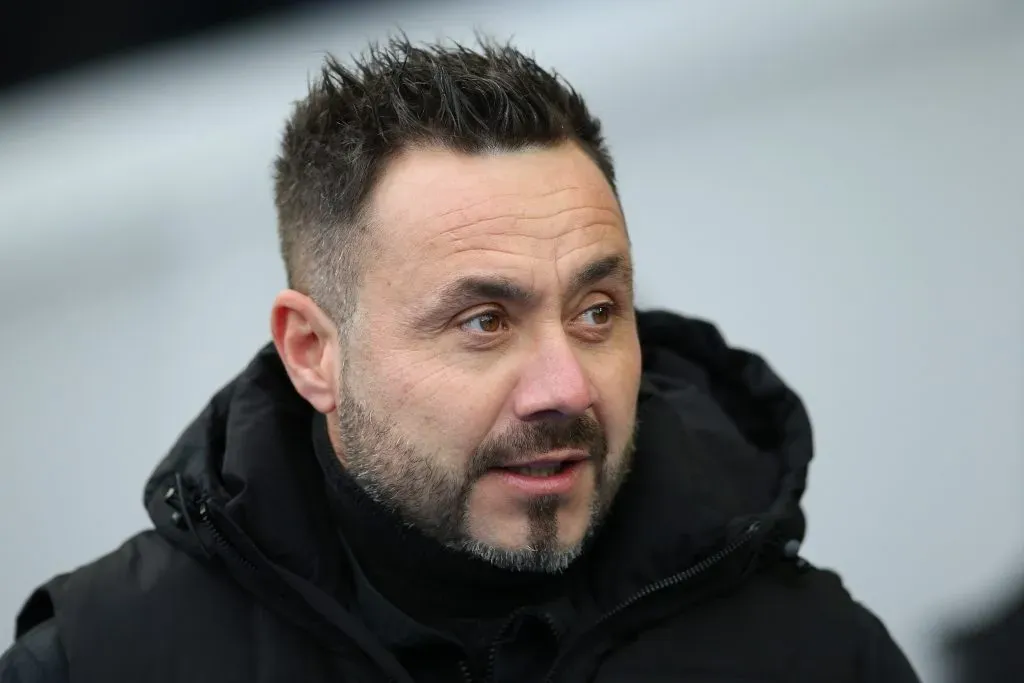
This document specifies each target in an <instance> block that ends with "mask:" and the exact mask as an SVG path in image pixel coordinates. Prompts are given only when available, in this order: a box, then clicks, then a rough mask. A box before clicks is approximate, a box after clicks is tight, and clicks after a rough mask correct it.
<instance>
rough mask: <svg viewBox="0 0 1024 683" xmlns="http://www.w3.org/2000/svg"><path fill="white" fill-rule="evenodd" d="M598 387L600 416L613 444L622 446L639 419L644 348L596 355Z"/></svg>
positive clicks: (595, 380)
mask: <svg viewBox="0 0 1024 683" xmlns="http://www.w3.org/2000/svg"><path fill="white" fill-rule="evenodd" d="M591 377H592V381H593V383H594V387H595V388H596V389H597V395H598V403H597V406H596V408H597V412H598V417H599V419H600V420H601V422H602V423H603V424H604V426H605V429H607V430H608V439H609V440H610V441H611V442H612V443H610V444H609V446H611V447H612V448H620V447H621V446H623V445H624V444H625V442H626V440H627V439H628V438H629V435H630V432H631V431H632V428H633V423H634V421H635V419H636V403H637V393H638V392H639V389H640V349H639V347H638V346H636V347H635V348H632V347H631V348H626V349H620V350H617V351H614V352H609V353H606V354H601V355H600V356H599V357H595V358H594V359H593V363H592V372H591Z"/></svg>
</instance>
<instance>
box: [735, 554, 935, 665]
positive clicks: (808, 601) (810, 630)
mask: <svg viewBox="0 0 1024 683" xmlns="http://www.w3.org/2000/svg"><path fill="white" fill-rule="evenodd" d="M738 597H740V599H741V601H742V595H741V596H738ZM746 601H747V603H748V604H747V605H746V608H745V609H744V611H745V612H747V613H749V614H751V615H752V616H753V615H760V616H757V617H754V621H755V622H756V623H759V624H760V625H761V626H760V628H761V629H763V630H764V631H765V634H766V635H767V634H768V633H769V632H770V631H772V630H777V631H778V632H780V633H781V634H782V637H781V638H777V639H775V641H776V647H780V648H781V649H782V652H784V653H785V657H784V658H785V659H786V660H788V662H789V663H790V664H789V666H796V667H803V668H806V669H807V670H806V671H804V672H803V673H804V674H805V676H806V679H807V680H817V679H816V678H814V676H817V675H820V674H821V673H825V674H827V675H830V676H833V677H832V678H831V679H830V680H850V681H852V682H856V683H867V682H869V681H870V682H872V683H919V680H920V679H919V678H918V676H917V674H916V673H915V672H914V669H913V667H912V666H911V665H910V662H909V660H908V659H907V657H906V655H905V654H904V653H903V651H902V650H901V648H900V647H899V645H898V644H897V643H896V641H895V640H894V639H893V637H892V636H891V635H890V633H889V631H888V629H887V628H886V627H885V625H884V624H883V623H882V621H881V619H879V618H878V616H877V615H875V614H874V613H873V612H872V611H871V610H870V609H869V608H868V607H867V606H866V605H864V604H863V603H861V602H859V601H858V600H856V599H855V598H854V596H853V595H852V594H851V593H850V591H849V590H848V589H847V588H846V586H845V585H844V584H843V581H842V578H841V577H840V575H839V574H838V573H836V572H835V571H832V570H829V569H822V568H818V567H814V566H812V565H810V564H808V563H806V562H805V561H803V560H799V561H797V562H783V563H780V564H777V565H775V566H774V567H772V568H770V569H769V570H768V571H766V572H764V573H762V574H761V575H759V576H758V577H757V578H756V579H755V580H754V581H753V582H752V584H751V586H750V588H749V592H748V593H747V595H746ZM739 606H740V607H741V608H743V607H744V605H743V604H742V602H740V605H739ZM822 664H824V665H826V669H831V671H828V670H826V671H816V670H815V668H816V667H819V666H821V665H822ZM797 680H804V678H801V677H800V676H797Z"/></svg>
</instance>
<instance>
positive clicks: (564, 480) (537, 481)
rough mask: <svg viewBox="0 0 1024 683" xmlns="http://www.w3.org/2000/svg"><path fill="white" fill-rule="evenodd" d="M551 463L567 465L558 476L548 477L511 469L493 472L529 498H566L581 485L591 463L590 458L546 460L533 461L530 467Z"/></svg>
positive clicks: (564, 457)
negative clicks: (534, 475)
mask: <svg viewBox="0 0 1024 683" xmlns="http://www.w3.org/2000/svg"><path fill="white" fill-rule="evenodd" d="M551 463H565V466H564V468H563V469H562V471H561V472H558V473H557V474H552V475H550V476H546V477H533V476H530V475H528V474H520V473H518V472H513V471H512V470H509V469H504V468H499V469H495V470H492V474H493V475H494V476H495V477H496V478H497V479H498V480H499V481H501V482H502V483H503V484H504V485H506V486H508V487H509V488H511V489H513V490H515V491H518V492H519V493H520V494H524V495H527V496H564V495H567V494H569V493H571V492H572V490H573V489H574V488H576V486H577V485H578V484H579V481H580V479H581V478H582V477H583V473H584V472H585V471H586V468H587V466H588V465H589V463H590V459H589V458H588V457H566V456H564V455H563V456H561V457H558V458H544V459H538V460H531V461H530V463H529V465H543V464H551ZM526 466H528V465H526V464H524V465H515V467H526Z"/></svg>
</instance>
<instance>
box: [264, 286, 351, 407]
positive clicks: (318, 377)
mask: <svg viewBox="0 0 1024 683" xmlns="http://www.w3.org/2000/svg"><path fill="white" fill-rule="evenodd" d="M270 331H271V335H272V336H273V338H274V346H275V347H276V348H277V353H278V355H279V356H280V358H281V362H282V363H283V364H284V367H285V370H286V371H287V372H288V377H289V378H290V379H291V382H292V385H293V386H294V387H295V390H296V391H297V392H298V393H299V395H301V396H302V397H303V398H305V399H306V400H307V401H309V403H310V405H312V406H313V408H314V409H315V410H317V411H318V412H321V413H324V414H330V413H332V412H334V410H335V408H336V404H337V396H338V387H337V382H338V360H339V358H338V352H339V349H338V334H337V330H336V329H335V327H334V324H333V323H332V322H331V321H330V318H328V317H327V315H325V314H324V312H323V311H322V310H321V309H320V307H319V306H317V305H316V303H314V302H313V300H312V299H310V298H309V297H308V296H306V295H305V294H302V293H301V292H297V291H295V290H293V289H286V290H284V291H283V292H281V293H280V294H278V295H277V297H276V298H275V299H274V305H273V307H272V309H271V314H270Z"/></svg>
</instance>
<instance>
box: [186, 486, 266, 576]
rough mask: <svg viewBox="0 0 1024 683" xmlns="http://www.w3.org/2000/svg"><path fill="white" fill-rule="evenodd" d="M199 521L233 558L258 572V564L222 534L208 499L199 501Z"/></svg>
mask: <svg viewBox="0 0 1024 683" xmlns="http://www.w3.org/2000/svg"><path fill="white" fill-rule="evenodd" d="M199 521H200V522H201V523H202V525H203V527H204V528H205V529H206V530H207V531H208V532H209V533H210V536H211V537H212V538H213V541H214V543H216V544H217V545H218V546H219V547H220V548H222V549H223V550H226V551H227V552H228V554H229V555H231V556H232V557H233V558H235V559H236V560H238V561H239V562H241V563H242V565H243V566H244V567H245V568H246V569H248V570H249V571H251V572H253V573H254V574H255V573H257V571H258V567H257V566H256V564H255V563H254V562H252V560H250V559H248V558H247V557H245V556H244V555H243V554H242V553H240V552H238V550H237V549H236V548H235V546H233V545H232V544H231V542H230V541H229V540H228V539H226V538H225V537H224V534H222V533H221V532H220V529H218V528H217V525H216V524H214V522H213V519H212V517H211V516H210V508H209V506H208V505H207V503H206V501H200V502H199Z"/></svg>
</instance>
